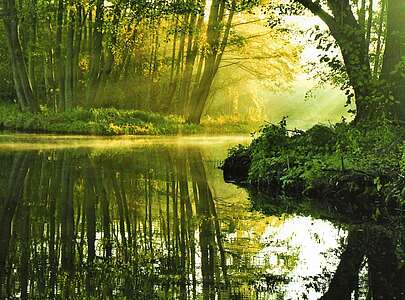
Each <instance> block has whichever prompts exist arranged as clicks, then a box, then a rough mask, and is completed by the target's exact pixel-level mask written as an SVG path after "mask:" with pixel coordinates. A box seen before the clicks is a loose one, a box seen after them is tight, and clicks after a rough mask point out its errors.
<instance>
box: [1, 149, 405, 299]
mask: <svg viewBox="0 0 405 300" xmlns="http://www.w3.org/2000/svg"><path fill="white" fill-rule="evenodd" d="M104 142H106V141H104ZM107 146H108V145H107ZM50 148H52V147H45V148H43V147H39V149H38V148H35V147H34V146H32V145H31V146H30V147H24V151H10V150H2V151H0V165H1V168H0V230H1V231H0V234H1V236H0V241H1V243H0V270H2V271H1V272H0V288H1V291H0V292H1V294H0V298H9V299H13V298H21V299H48V298H49V299H290V298H291V299H303V298H305V297H308V298H309V299H317V298H320V297H321V296H322V294H324V298H323V299H345V297H348V296H347V295H351V296H354V294H356V295H358V296H359V298H361V297H363V299H364V298H366V297H369V298H368V299H379V298H378V297H379V296H380V295H388V294H383V293H384V291H387V290H389V291H390V293H391V294H389V295H400V293H401V292H402V290H401V289H400V288H399V287H401V285H400V283H401V282H403V281H401V280H403V278H404V277H403V273H404V272H403V267H401V266H402V265H403V263H402V262H403V260H401V257H402V256H401V255H402V254H401V253H402V252H401V251H402V250H401V249H403V248H401V247H402V240H401V232H403V230H402V227H400V226H397V228H396V229H395V230H393V229H388V227H387V226H385V227H383V226H380V227H378V226H374V227H370V226H361V227H353V226H350V227H347V226H345V229H347V230H348V232H349V233H348V234H346V233H345V232H346V231H345V230H342V232H343V233H344V234H343V235H342V236H343V237H346V235H347V237H346V238H345V239H344V241H343V243H342V246H341V247H340V248H339V247H338V244H336V243H337V240H338V239H339V238H340V237H341V235H339V234H337V233H336V232H337V231H339V229H338V228H335V227H334V226H333V225H332V224H330V223H326V222H324V221H321V220H317V221H316V222H315V221H313V222H315V223H314V225H308V226H310V227H308V226H307V225H305V224H304V223H308V222H309V221H310V220H311V219H310V218H304V217H296V216H294V215H282V216H265V215H263V214H262V213H260V212H257V211H253V210H252V204H251V203H250V201H249V200H248V197H247V194H246V192H245V191H244V190H242V189H238V188H236V187H234V186H233V185H229V184H225V183H224V182H223V180H222V177H221V172H220V171H219V170H216V169H215V166H216V165H217V160H218V159H221V158H223V157H225V153H226V148H227V145H223V146H221V147H218V146H215V147H212V146H208V145H205V146H204V147H202V146H201V145H198V146H195V145H187V146H179V145H178V144H167V143H165V144H161V143H157V144H156V143H155V144H154V143H151V144H148V145H146V144H145V145H144V146H143V147H125V148H120V147H115V146H114V147H113V148H108V147H103V148H99V147H96V148H92V149H88V148H80V149H70V148H64V147H58V145H56V146H55V149H50ZM276 215H281V214H280V213H277V214H276ZM311 222H312V221H311ZM289 224H290V225H289ZM291 224H292V225H291ZM304 225H305V226H307V227H305V226H304ZM311 226H312V227H311ZM325 226H326V227H325ZM321 227H325V228H326V229H325V230H328V232H327V233H326V234H329V233H331V234H332V233H333V234H334V236H333V238H331V241H332V242H333V241H334V242H333V243H332V242H329V244H328V245H327V246H325V245H326V244H327V243H326V242H325V241H324V238H325V237H324V236H319V235H322V234H324V235H325V232H323V233H322V232H321V231H319V230H320V228H321ZM288 228H290V229H289V230H290V231H288V230H287V229H288ZM390 228H391V227H390ZM312 231H313V232H312ZM394 233H395V234H394ZM265 236H267V238H268V239H267V240H264V237H265ZM297 236H299V238H297ZM306 243H310V244H312V245H313V246H312V247H313V251H312V250H311V251H310V252H309V254H308V251H307V252H305V251H304V250H305V249H304V248H305V244H306ZM324 244H325V245H324ZM387 245H391V246H387ZM318 248H319V249H322V250H319V249H318ZM335 248H339V249H340V252H337V253H333V257H334V260H335V261H336V262H335V263H331V264H329V265H326V263H325V261H327V260H324V261H323V262H321V263H320V264H321V267H322V270H323V272H321V273H319V274H318V273H316V272H315V271H314V272H315V273H316V274H315V273H313V276H312V275H311V276H309V275H303V274H300V272H302V271H303V270H304V269H305V266H306V265H305V264H304V263H303V259H304V260H305V259H306V260H311V258H317V257H318V256H320V255H321V254H320V253H321V252H322V251H324V250H325V249H326V250H328V251H329V250H330V251H333V250H334V249H335ZM318 250H319V251H318ZM326 250H325V251H326ZM316 251H318V252H316ZM393 253H394V254H395V255H393ZM303 255H304V257H303ZM329 260H333V259H329ZM365 262H367V263H368V264H366V266H369V268H368V269H367V267H365ZM401 264H402V265H401ZM311 274H312V273H311ZM379 274H380V275H381V274H382V275H381V276H380V275H379ZM401 276H402V277H401ZM382 278H388V279H387V280H385V279H384V280H385V281H383V279H382ZM329 282H331V284H329ZM384 282H385V283H384ZM297 285H298V290H299V291H298V292H294V286H295V287H296V286H297ZM377 287H383V288H384V291H378V290H377ZM337 293H338V294H337ZM336 297H339V298H336ZM383 299H389V298H383ZM398 299H401V298H398Z"/></svg>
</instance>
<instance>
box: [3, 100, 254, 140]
mask: <svg viewBox="0 0 405 300" xmlns="http://www.w3.org/2000/svg"><path fill="white" fill-rule="evenodd" d="M253 127H254V126H252V125H250V124H244V123H243V122H242V123H241V122H240V120H237V119H235V118H230V117H229V118H217V119H210V118H206V119H205V120H203V121H202V123H201V125H193V124H188V123H186V122H185V121H184V119H182V118H180V117H178V116H163V115H159V114H156V113H152V112H144V111H138V110H117V109H114V108H97V109H89V110H87V109H83V108H77V109H74V110H72V111H69V112H63V113H55V112H53V111H51V110H47V109H42V110H41V112H39V113H37V114H32V113H26V112H24V113H23V112H20V111H19V109H18V107H17V106H15V105H4V104H1V105H0V128H2V129H7V130H16V131H22V132H34V133H60V134H83V135H177V134H232V133H235V134H236V133H250V132H251V131H252V130H253Z"/></svg>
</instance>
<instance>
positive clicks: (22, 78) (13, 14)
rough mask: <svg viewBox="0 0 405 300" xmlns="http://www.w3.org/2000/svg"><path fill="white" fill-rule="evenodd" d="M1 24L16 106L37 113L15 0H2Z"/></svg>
mask: <svg viewBox="0 0 405 300" xmlns="http://www.w3.org/2000/svg"><path fill="white" fill-rule="evenodd" d="M2 6H3V24H4V29H5V34H6V38H7V45H8V48H9V52H10V61H11V68H12V71H13V80H14V87H15V90H16V94H17V100H18V104H19V106H20V108H21V110H23V111H31V112H36V111H38V104H37V101H36V99H35V96H34V92H33V90H32V86H31V82H30V80H29V78H28V70H27V65H26V62H25V58H24V55H23V50H22V47H21V42H20V37H19V34H18V18H17V9H16V4H15V0H3V1H2Z"/></svg>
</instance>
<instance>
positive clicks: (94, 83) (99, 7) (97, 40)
mask: <svg viewBox="0 0 405 300" xmlns="http://www.w3.org/2000/svg"><path fill="white" fill-rule="evenodd" d="M103 11H104V1H103V0H97V1H96V17H95V20H94V25H93V26H94V27H93V33H92V47H91V50H90V74H89V81H88V87H87V99H86V104H87V106H88V107H89V106H90V105H91V104H92V103H93V102H94V100H95V98H96V95H97V91H98V88H99V84H100V76H101V65H102V50H103V25H104V13H103Z"/></svg>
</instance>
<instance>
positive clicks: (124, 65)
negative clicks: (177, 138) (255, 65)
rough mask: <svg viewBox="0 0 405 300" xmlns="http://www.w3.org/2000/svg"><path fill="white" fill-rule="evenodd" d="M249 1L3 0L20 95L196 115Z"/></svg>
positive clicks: (37, 100) (30, 107) (35, 104)
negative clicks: (238, 18)
mask: <svg viewBox="0 0 405 300" xmlns="http://www.w3.org/2000/svg"><path fill="white" fill-rule="evenodd" d="M255 5H258V2H257V1H240V0H229V1H227V0H214V1H210V2H206V1H204V0H202V1H197V0H165V1H154V0H142V1H136V2H133V1H128V0H115V1H111V2H106V1H103V0H95V1H87V0H86V1H77V0H57V1H48V0H29V1H28V0H22V1H18V2H16V1H15V0H1V16H2V20H3V25H4V37H5V38H6V40H7V45H8V49H10V50H9V60H10V64H11V69H12V73H13V79H14V87H15V91H16V98H17V102H18V105H19V106H20V108H21V109H22V110H24V111H32V112H36V111H38V110H39V107H40V105H46V106H48V107H50V108H53V109H54V110H56V111H67V110H70V109H72V108H73V107H76V106H85V107H94V106H115V107H124V108H125V107H127V108H139V109H144V110H153V111H159V112H163V113H175V114H179V115H183V116H184V117H185V119H187V120H188V121H189V122H192V123H199V122H200V119H201V116H202V114H203V112H204V110H205V108H206V106H207V101H208V98H209V97H210V90H211V87H212V86H213V85H214V79H215V77H216V74H217V73H218V71H219V68H220V66H221V62H222V59H223V57H224V53H225V51H226V49H228V48H229V46H230V45H239V44H240V37H238V36H237V30H235V27H234V26H235V23H234V20H235V18H236V16H239V15H242V14H243V12H244V11H246V10H249V9H252V8H253V7H254V6H255ZM0 34H1V31H0ZM235 37H236V38H235ZM234 48H235V47H234ZM295 54H296V52H293V55H295ZM293 55H292V56H293ZM284 56H285V54H283V55H280V60H282V59H283V58H284ZM274 59H275V60H277V59H278V58H277V57H275V58H274ZM286 63H288V62H286Z"/></svg>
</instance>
